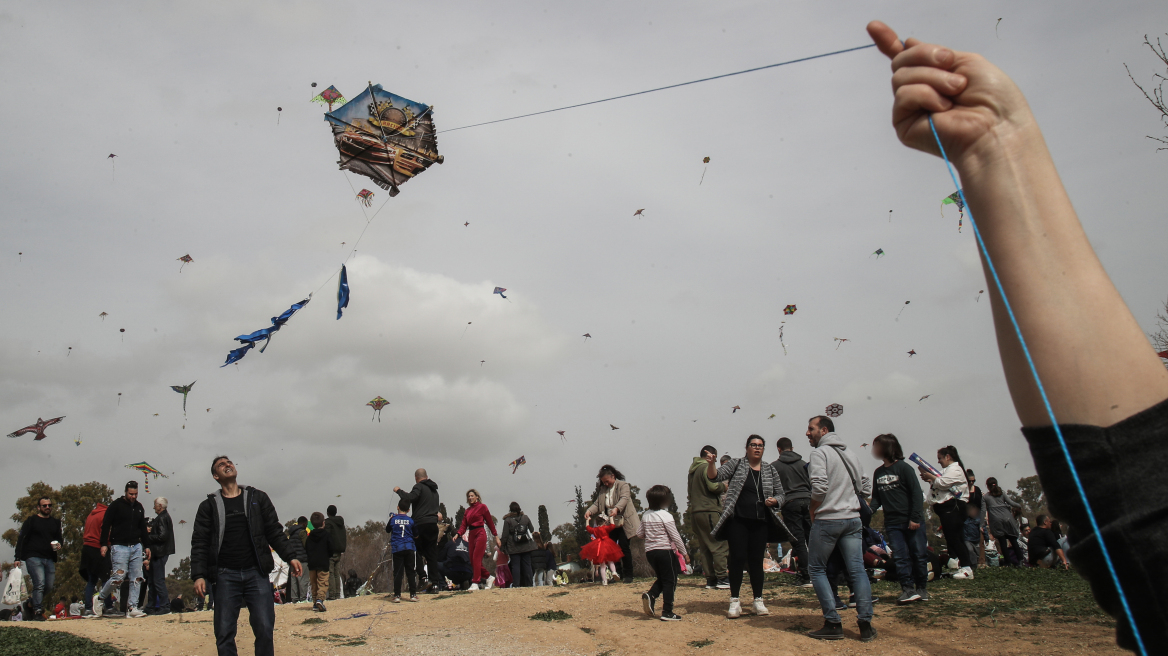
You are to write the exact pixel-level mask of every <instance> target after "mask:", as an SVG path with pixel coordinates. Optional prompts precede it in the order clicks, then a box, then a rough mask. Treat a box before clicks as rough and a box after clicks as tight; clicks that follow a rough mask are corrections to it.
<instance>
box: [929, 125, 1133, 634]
mask: <svg viewBox="0 0 1168 656" xmlns="http://www.w3.org/2000/svg"><path fill="white" fill-rule="evenodd" d="M929 129H930V130H932V131H933V139H935V140H936V142H937V148H938V149H940V151H941V159H943V160H945V166H946V167H947V168H948V169H949V177H951V178H952V179H953V185H954V186H955V187H957V193H958V194H959V195H960V196H961V202H962V203H964V204H965V209H966V210H967V211H968V210H969V203H967V202H966V201H965V191H964V190H963V189H962V188H961V184H960V183H959V182H958V181H957V174H956V173H955V172H954V171H953V164H952V163H950V162H949V156H948V155H946V154H945V146H943V145H941V137H940V136H939V135H938V134H937V126H935V125H934V124H933V116H932V115H931V114H930V115H929ZM969 225H970V226H972V227H973V234H974V236H975V237H977V245H978V247H979V248H981V252H982V255H984V256H985V261H986V268H987V269H989V272H990V275H991V276H992V277H993V279H994V286H995V287H997V289H998V294H1000V295H1001V297H1002V305H1004V306H1005V308H1006V314H1007V315H1008V316H1009V317H1010V324H1011V325H1012V326H1013V328H1014V335H1015V336H1016V337H1017V338H1018V344H1019V345H1020V346H1021V347H1022V354H1023V355H1024V356H1026V364H1027V365H1028V366H1029V367H1030V374H1031V375H1032V376H1033V377H1034V384H1035V385H1036V386H1037V387H1038V394H1039V396H1041V397H1042V404H1043V406H1044V407H1045V408H1046V414H1047V417H1049V418H1050V423H1051V426H1052V427H1053V428H1054V434H1055V437H1057V438H1058V443H1059V448H1060V449H1061V450H1062V453H1063V459H1065V460H1066V462H1067V467H1069V468H1070V470H1071V478H1072V479H1073V480H1074V481H1075V489H1076V491H1078V493H1079V498H1080V499H1081V500H1082V501H1083V507H1084V508H1085V509H1086V510H1087V519H1088V521H1089V522H1090V523H1091V530H1092V532H1094V534H1095V536H1096V538H1097V539H1098V540H1099V548H1100V549H1101V550H1102V552H1103V560H1104V561H1105V562H1106V563H1107V572H1108V573H1109V574H1110V575H1111V581H1112V583H1114V584H1115V590H1116V592H1118V593H1119V601H1120V603H1121V604H1122V605H1123V613H1124V615H1125V616H1126V617H1127V621H1128V624H1130V625H1131V629H1132V633H1133V634H1134V635H1135V638H1136V644H1137V645H1138V646H1139V652H1140V654H1142V655H1144V656H1147V653H1148V651H1147V648H1146V647H1144V640H1143V638H1142V637H1141V636H1140V630H1139V627H1137V626H1136V620H1135V617H1134V616H1133V615H1132V611H1131V606H1130V605H1129V604H1128V601H1127V594H1126V593H1125V592H1124V590H1123V586H1122V585H1120V583H1119V575H1118V574H1117V573H1116V571H1115V563H1114V562H1112V560H1111V551H1110V550H1109V549H1108V548H1107V543H1106V542H1104V540H1103V532H1102V531H1101V530H1100V529H1099V522H1098V521H1097V520H1096V519H1095V511H1094V510H1092V509H1091V502H1090V501H1088V500H1087V492H1086V490H1085V489H1084V488H1083V482H1082V481H1081V480H1080V479H1079V470H1078V469H1077V468H1076V467H1075V462H1074V460H1072V459H1071V452H1070V449H1068V448H1067V441H1066V438H1064V437H1063V431H1062V429H1061V428H1059V424H1058V420H1057V419H1056V418H1055V416H1054V409H1053V408H1052V407H1051V405H1050V399H1049V398H1047V396H1046V388H1044V387H1043V385H1042V379H1041V378H1039V376H1038V367H1036V366H1035V365H1034V358H1032V357H1031V356H1030V348H1029V347H1028V346H1026V339H1025V338H1024V337H1023V336H1022V328H1021V327H1020V326H1019V325H1018V318H1017V317H1016V316H1014V308H1013V307H1011V306H1010V301H1009V300H1008V299H1007V298H1006V290H1005V288H1004V287H1003V286H1002V280H1001V278H999V277H998V270H997V268H995V267H994V262H993V260H992V259H991V258H990V252H989V249H987V248H986V245H985V240H984V239H982V236H981V229H980V228H978V226H977V222H976V221H974V220H973V212H969Z"/></svg>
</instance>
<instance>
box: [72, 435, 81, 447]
mask: <svg viewBox="0 0 1168 656" xmlns="http://www.w3.org/2000/svg"><path fill="white" fill-rule="evenodd" d="M73 443H74V444H76V445H77V446H81V433H78V434H77V439H75V440H73Z"/></svg>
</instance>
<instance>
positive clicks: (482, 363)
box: [479, 360, 487, 369]
mask: <svg viewBox="0 0 1168 656" xmlns="http://www.w3.org/2000/svg"><path fill="white" fill-rule="evenodd" d="M486 363H487V361H486V360H479V369H482V368H483V365H484V364H486Z"/></svg>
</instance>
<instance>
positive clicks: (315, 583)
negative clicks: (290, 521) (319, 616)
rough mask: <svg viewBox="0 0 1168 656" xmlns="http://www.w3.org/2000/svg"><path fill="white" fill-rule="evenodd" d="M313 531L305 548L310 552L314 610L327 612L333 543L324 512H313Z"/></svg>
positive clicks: (309, 576) (309, 562) (310, 576)
mask: <svg viewBox="0 0 1168 656" xmlns="http://www.w3.org/2000/svg"><path fill="white" fill-rule="evenodd" d="M310 519H311V521H312V526H313V529H312V533H309V534H308V539H307V540H305V541H304V550H305V551H307V552H308V579H309V580H310V581H311V582H312V600H313V604H312V610H314V611H316V612H318V613H323V612H325V610H326V609H325V607H324V600H325V599H327V598H328V589H329V557H330V556H331V555H332V551H333V543H332V540H330V539H329V533H328V531H326V530H324V514H323V513H319V512H314V513H312V517H311V518H310Z"/></svg>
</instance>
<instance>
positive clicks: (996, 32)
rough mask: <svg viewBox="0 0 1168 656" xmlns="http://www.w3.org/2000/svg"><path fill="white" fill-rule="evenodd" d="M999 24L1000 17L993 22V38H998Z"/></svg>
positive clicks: (1000, 21)
mask: <svg viewBox="0 0 1168 656" xmlns="http://www.w3.org/2000/svg"><path fill="white" fill-rule="evenodd" d="M1001 24H1002V19H1000V18H999V19H998V22H996V23H994V38H995V39H996V38H998V26H999V25H1001Z"/></svg>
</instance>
